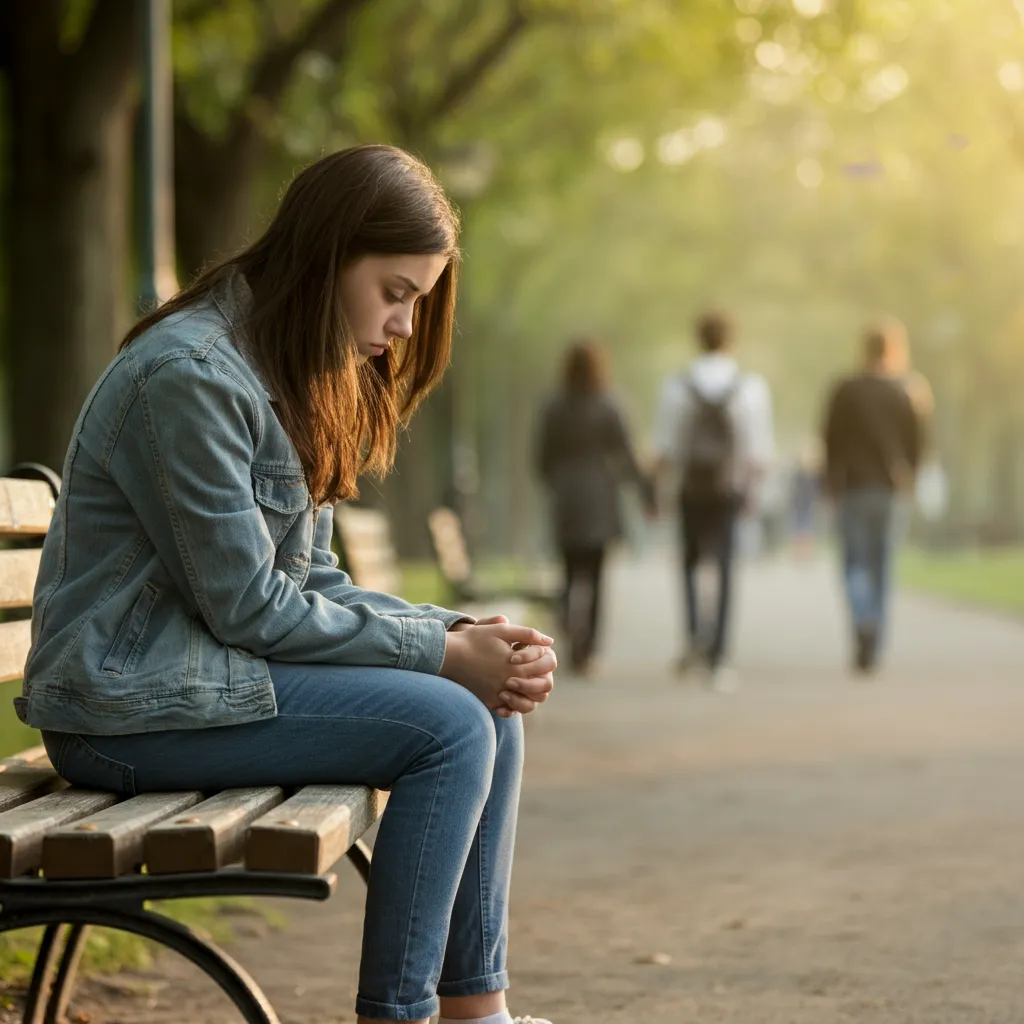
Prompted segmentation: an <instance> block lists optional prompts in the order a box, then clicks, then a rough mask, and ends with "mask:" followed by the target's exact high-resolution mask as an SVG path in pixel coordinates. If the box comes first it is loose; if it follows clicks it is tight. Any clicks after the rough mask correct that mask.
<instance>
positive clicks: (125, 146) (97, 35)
mask: <svg viewBox="0 0 1024 1024" xmlns="http://www.w3.org/2000/svg"><path fill="white" fill-rule="evenodd" d="M60 6H61V5H60V4H59V3H55V2H53V0H40V2H37V3H33V4H11V5H8V11H7V12H6V13H7V24H6V26H5V27H6V29H7V32H8V33H9V35H8V46H9V47H10V49H9V51H8V57H7V67H8V72H9V97H10V112H11V119H10V123H11V154H12V168H11V196H10V198H11V219H10V231H11V234H10V239H9V248H8V253H9V267H10V289H9V308H10V320H9V323H8V331H7V339H8V344H7V347H8V365H9V367H10V375H9V388H10V400H11V405H10V408H11V412H12V417H13V435H12V447H13V452H12V457H13V460H14V461H15V462H20V461H25V460H31V461H37V462H43V463H45V464H46V465H49V466H51V467H53V468H54V469H57V470H58V471H59V470H60V468H61V466H62V464H63V460H64V453H65V451H66V449H67V444H68V441H69V439H70V437H71V432H72V429H73V427H74V423H75V420H76V418H77V416H78V413H79V410H80V408H81V406H82V403H83V401H84V399H85V397H86V395H87V393H88V392H89V389H90V388H91V387H92V385H93V384H94V383H95V381H96V379H97V377H98V376H99V375H100V373H101V372H102V370H103V368H104V367H105V366H106V365H107V363H108V362H109V361H110V360H111V358H112V357H113V355H114V353H115V351H116V349H117V344H118V340H119V337H120V335H121V333H122V332H123V331H124V329H125V327H126V323H127V316H126V313H127V310H126V308H125V306H126V303H125V292H126V284H127V279H128V271H127V265H128V264H127V254H128V196H129V183H130V172H129V168H130V127H131V115H132V108H133V99H134V97H133V94H132V93H133V90H132V88H131V85H132V82H133V78H134V72H135V70H136V67H137V47H136V45H135V44H136V24H135V13H134V12H135V5H134V4H110V5H99V7H98V8H97V11H98V12H102V13H95V14H94V16H93V21H94V22H97V24H95V25H92V26H90V29H89V31H87V33H86V36H85V38H84V40H83V42H82V45H81V47H80V48H79V50H78V51H77V52H75V53H74V54H70V55H68V54H62V53H61V52H60V51H59V49H58V32H59V21H60ZM93 30H95V31H93Z"/></svg>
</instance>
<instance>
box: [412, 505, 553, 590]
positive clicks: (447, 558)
mask: <svg viewBox="0 0 1024 1024" xmlns="http://www.w3.org/2000/svg"><path fill="white" fill-rule="evenodd" d="M427 527H428V528H429V530H430V540H431V544H432V545H433V548H434V557H435V558H436V560H437V566H438V568H439V569H440V570H441V575H442V576H443V577H444V579H445V583H446V584H447V585H448V588H449V590H450V592H451V595H452V599H453V600H454V601H455V603H456V605H458V602H460V601H470V602H475V603H477V604H480V603H486V604H489V605H490V604H494V603H495V602H496V601H500V600H502V599H506V600H508V599H510V598H511V599H513V600H517V601H519V602H526V603H527V604H541V605H551V604H554V603H555V602H557V601H558V600H559V597H560V589H559V580H558V577H557V574H555V573H552V572H535V573H533V574H531V575H530V576H529V577H527V579H526V580H524V581H523V582H521V583H519V584H518V585H516V586H504V587H489V588H488V587H486V586H484V585H483V584H482V583H481V581H480V579H479V578H478V576H477V574H476V572H475V571H474V569H473V561H472V559H471V558H470V554H469V545H468V544H467V542H466V534H465V531H464V530H463V528H462V520H461V519H460V518H459V515H458V513H457V512H455V510H454V509H450V508H446V507H444V506H442V507H440V508H435V509H434V511H433V512H431V513H430V515H429V516H428V517H427Z"/></svg>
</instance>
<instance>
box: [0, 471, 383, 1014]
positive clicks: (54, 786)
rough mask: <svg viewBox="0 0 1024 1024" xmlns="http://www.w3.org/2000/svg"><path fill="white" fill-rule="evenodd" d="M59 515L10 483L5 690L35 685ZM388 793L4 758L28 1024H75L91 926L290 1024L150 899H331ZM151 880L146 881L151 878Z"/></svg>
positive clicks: (10, 921)
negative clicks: (117, 783)
mask: <svg viewBox="0 0 1024 1024" xmlns="http://www.w3.org/2000/svg"><path fill="white" fill-rule="evenodd" d="M53 509H54V492H53V488H52V487H51V485H50V484H49V483H46V482H37V481H31V480H20V479H12V478H10V477H4V478H0V539H2V541H3V542H4V543H5V544H6V549H5V550H2V551H0V607H2V608H3V609H6V611H5V615H7V616H8V617H10V616H12V615H13V616H18V615H20V616H21V617H20V618H17V619H15V620H14V621H5V622H3V623H0V680H2V681H10V680H14V679H18V678H20V677H21V675H22V672H23V670H24V665H25V658H26V656H27V654H28V650H29V644H30V622H29V620H28V617H27V615H28V611H29V609H30V608H31V602H32V592H33V588H34V586H35V579H36V575H37V573H38V571H39V556H40V551H39V545H40V543H41V540H42V538H43V536H44V535H45V533H46V530H47V528H48V526H49V523H50V519H51V517H52V515H53ZM385 799H386V794H384V793H381V792H379V791H377V790H373V789H370V788H368V787H366V786H305V787H303V788H300V789H298V790H293V791H288V790H284V789H281V788H280V787H275V786H269V787H260V788H253V789H234V790H224V791H221V792H209V793H201V792H198V791H187V792H175V793H147V794H143V795H140V796H135V797H131V798H129V799H122V798H120V797H118V796H116V795H114V794H113V793H105V792H98V791H93V790H85V789H79V788H77V787H74V786H68V785H67V784H66V783H64V782H63V781H62V780H61V779H60V778H59V777H58V776H57V774H56V773H55V772H54V770H53V767H52V766H51V764H50V762H49V759H48V758H47V755H46V751H45V749H44V748H43V747H33V748H31V749H30V750H25V751H22V753H21V754H19V755H17V756H15V757H11V758H7V759H6V760H3V761H0V933H2V932H7V931H12V930H14V929H16V928H26V927H30V926H37V925H41V926H43V928H44V930H43V935H42V938H41V940H40V944H39V947H38V950H37V955H36V960H35V965H34V969H33V973H32V980H31V983H30V986H29V990H28V994H27V1000H26V1005H25V1010H24V1015H23V1018H22V1019H23V1021H24V1022H25V1024H56V1022H58V1021H60V1020H62V1019H63V1017H64V1013H65V1010H66V1007H67V1002H68V999H69V997H70V994H71V990H72V987H73V985H74V980H75V974H76V970H77V966H78V960H79V957H80V955H81V952H82V947H83V942H84V939H85V937H86V933H87V929H88V927H89V926H90V925H101V926H104V927H108V928H116V929H120V930H123V931H128V932H134V933H136V934H138V935H141V936H144V937H145V938H148V939H152V940H154V941H156V942H158V943H160V944H161V945H164V946H167V947H169V948H170V949H174V950H176V951H177V952H178V953H181V954H182V955H183V956H185V957H187V958H188V959H190V960H191V961H192V962H193V963H195V964H196V965H197V966H198V967H199V968H200V969H202V970H203V971H204V972H205V973H206V974H207V975H209V976H210V977H211V978H212V979H213V981H214V982H216V984H217V985H219V986H220V988H221V989H222V990H223V991H224V992H225V993H226V994H227V996H228V997H229V998H230V999H231V1000H232V1001H233V1002H234V1004H235V1006H236V1007H237V1008H238V1009H239V1010H240V1011H241V1014H242V1017H243V1018H244V1019H245V1020H246V1021H249V1022H253V1024H277V1021H278V1018H277V1016H276V1014H275V1013H274V1010H273V1008H272V1007H271V1006H270V1003H269V1002H268V1001H267V998H266V996H265V995H264V994H263V993H262V991H261V990H260V989H259V987H258V985H257V984H256V983H255V981H253V979H252V978H251V977H249V975H248V974H247V973H246V972H245V971H244V970H243V969H242V968H241V967H240V966H239V965H238V964H236V963H235V962H234V961H233V960H232V959H231V958H230V957H229V956H227V954H225V953H224V952H223V951H221V950H220V949H218V948H217V947H216V946H215V945H213V944H212V943H211V942H209V941H208V940H206V939H205V938H202V937H200V936H199V935H197V934H195V933H194V932H193V931H191V930H190V929H189V928H187V927H185V926H184V925H181V924H179V923H178V922H176V921H173V920H171V919H170V918H168V917H166V916H164V915H162V914H160V913H159V912H156V911H153V910H151V909H148V908H147V907H146V906H145V904H146V901H149V900H171V899H180V898H183V897H191V896H242V895H246V896H261V895H266V896H293V897H297V898H301V899H314V900H324V899H327V898H328V897H329V896H330V895H331V893H332V892H333V891H334V888H335V885H336V883H337V878H336V876H335V875H334V874H332V873H330V871H329V869H330V868H331V866H332V865H333V864H334V863H335V862H336V861H337V860H338V859H339V858H341V857H343V856H345V855H348V857H349V858H350V860H352V862H353V863H354V864H355V866H356V868H357V869H358V870H359V872H360V874H361V875H362V877H363V879H364V880H366V879H368V878H369V871H370V852H369V849H368V848H367V847H366V845H365V844H364V843H362V842H361V841H360V837H361V836H362V835H363V833H365V832H366V830H367V829H368V828H369V827H370V826H371V825H372V824H373V823H374V822H375V821H376V820H377V819H378V818H379V817H380V815H381V814H382V813H383V810H384V804H385ZM143 872H145V873H143Z"/></svg>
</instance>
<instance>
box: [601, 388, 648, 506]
mask: <svg viewBox="0 0 1024 1024" xmlns="http://www.w3.org/2000/svg"><path fill="white" fill-rule="evenodd" d="M608 446H609V451H610V454H611V456H612V459H613V461H614V463H615V465H616V468H617V470H618V472H619V475H620V476H622V477H624V478H625V479H627V480H631V481H632V482H633V483H635V484H636V486H637V489H638V490H639V491H640V497H641V500H642V501H643V502H644V504H646V505H650V504H652V502H653V501H654V482H653V480H651V478H650V477H649V476H648V475H647V474H646V473H645V472H644V471H643V470H642V469H641V468H640V463H639V462H637V458H636V453H635V452H634V451H633V445H632V444H631V443H630V440H629V434H628V432H627V431H626V424H625V422H624V420H623V418H622V413H621V412H620V410H619V408H618V406H617V405H614V404H612V403H609V406H608Z"/></svg>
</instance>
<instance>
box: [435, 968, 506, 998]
mask: <svg viewBox="0 0 1024 1024" xmlns="http://www.w3.org/2000/svg"><path fill="white" fill-rule="evenodd" d="M507 988H508V971H498V973H497V974H481V975H480V977H479V978H467V979H466V980H465V981H442V982H441V983H440V984H439V985H438V986H437V994H438V995H439V996H443V997H444V998H445V999H447V998H449V997H450V996H482V995H485V994H486V993H488V992H504V991H505V989H507Z"/></svg>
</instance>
